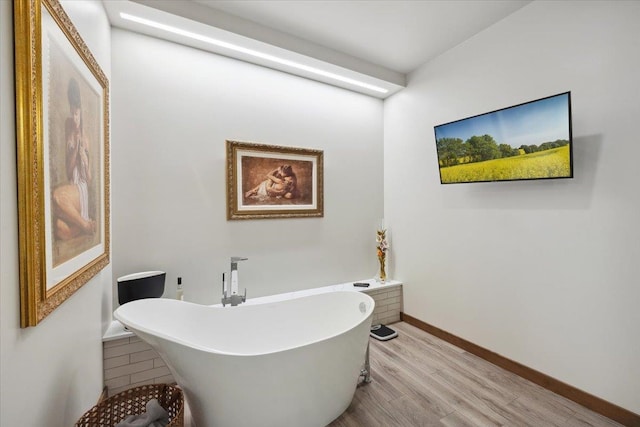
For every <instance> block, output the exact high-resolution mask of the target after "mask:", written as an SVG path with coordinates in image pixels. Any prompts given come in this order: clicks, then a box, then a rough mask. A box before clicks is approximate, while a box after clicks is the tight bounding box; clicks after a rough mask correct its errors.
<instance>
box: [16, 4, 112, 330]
mask: <svg viewBox="0 0 640 427" xmlns="http://www.w3.org/2000/svg"><path fill="white" fill-rule="evenodd" d="M14 27H15V37H14V40H15V61H16V63H15V70H16V71H15V75H16V134H17V135H16V136H17V138H16V139H17V174H18V219H19V223H18V227H19V231H18V232H19V239H20V243H19V245H20V248H19V250H20V325H21V326H22V327H27V326H36V325H37V324H38V323H39V322H41V321H42V320H43V319H44V318H45V317H46V316H47V315H49V314H50V313H51V312H52V311H53V310H55V309H56V308H57V307H58V306H59V305H60V304H62V303H63V302H64V301H66V300H67V299H68V298H69V297H70V296H71V294H73V293H74V292H75V291H77V290H78V289H79V288H80V287H81V286H83V285H84V284H85V283H87V282H88V281H89V279H91V278H92V277H93V276H95V275H96V274H97V273H98V272H99V271H100V270H101V269H102V268H104V267H105V266H106V265H107V264H108V263H109V253H110V241H109V238H110V236H109V82H108V80H107V78H106V76H105V74H104V72H103V71H102V70H101V68H100V66H99V65H98V63H97V61H96V60H95V58H94V57H93V55H92V54H91V52H90V51H89V48H88V47H87V46H86V44H85V43H84V41H83V40H82V37H80V34H79V33H78V31H77V30H76V28H75V27H74V25H73V23H72V22H71V20H70V19H69V17H68V15H67V14H66V13H65V11H64V9H63V8H62V6H61V5H60V3H58V1H57V0H16V1H14Z"/></svg>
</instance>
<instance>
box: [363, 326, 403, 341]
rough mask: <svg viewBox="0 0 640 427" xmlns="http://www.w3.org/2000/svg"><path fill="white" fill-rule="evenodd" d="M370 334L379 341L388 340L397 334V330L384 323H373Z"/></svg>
mask: <svg viewBox="0 0 640 427" xmlns="http://www.w3.org/2000/svg"><path fill="white" fill-rule="evenodd" d="M370 335H371V336H372V337H374V338H375V339H377V340H380V341H388V340H390V339H392V338H395V337H397V336H398V332H396V331H394V330H393V329H391V328H389V327H388V326H385V325H374V326H372V327H371V332H370Z"/></svg>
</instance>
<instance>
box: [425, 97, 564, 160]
mask: <svg viewBox="0 0 640 427" xmlns="http://www.w3.org/2000/svg"><path fill="white" fill-rule="evenodd" d="M568 103H569V94H568V93H563V94H560V95H556V96H553V97H549V98H545V99H541V100H538V101H534V102H530V103H527V104H523V105H518V106H516V107H510V108H506V109H504V110H499V111H495V112H492V113H487V114H482V115H479V116H475V117H471V118H468V119H463V120H459V121H456V122H452V123H448V124H444V125H440V126H437V127H436V128H435V133H436V140H439V139H441V138H459V139H461V140H463V141H466V140H467V139H469V138H470V137H472V136H474V135H478V136H481V135H491V136H492V137H493V139H494V140H495V141H496V143H498V144H509V145H510V146H511V147H513V148H518V147H520V146H522V145H538V144H541V143H543V142H547V141H555V140H559V139H563V140H569V107H568Z"/></svg>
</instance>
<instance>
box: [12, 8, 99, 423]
mask: <svg viewBox="0 0 640 427" xmlns="http://www.w3.org/2000/svg"><path fill="white" fill-rule="evenodd" d="M63 6H64V8H65V10H66V11H67V13H68V14H69V15H70V17H71V19H72V21H73V22H74V23H75V25H76V28H77V29H78V30H79V32H80V34H81V35H82V36H83V38H84V40H85V42H86V43H87V45H88V46H89V49H91V51H92V52H93V53H94V55H95V56H96V59H97V60H98V62H99V63H100V65H101V67H102V68H103V70H104V72H105V73H106V74H107V76H109V72H110V37H109V33H110V27H109V23H108V21H107V17H106V14H105V12H104V10H103V7H102V4H101V3H100V2H99V1H85V2H74V1H64V2H63ZM0 64H2V65H1V72H0V92H1V93H2V97H1V98H0V121H1V126H0V183H1V186H0V188H1V191H2V194H1V197H0V203H1V205H0V207H1V209H0V227H1V231H2V232H1V235H0V236H1V244H0V272H1V273H0V274H1V277H0V279H1V282H0V283H1V286H0V316H1V322H0V339H1V344H0V347H1V348H2V351H1V352H0V355H1V356H0V378H1V379H2V381H1V383H0V425H2V426H7V427H8V426H52V427H55V426H60V427H63V426H64V427H67V426H69V425H72V424H73V423H74V422H75V421H76V420H77V419H78V418H79V417H80V415H82V413H84V411H86V410H87V409H89V408H90V407H91V406H93V405H94V404H95V402H96V400H97V398H98V396H99V395H100V392H101V390H102V341H101V338H102V332H103V324H104V323H105V322H106V321H107V320H108V319H109V318H110V311H111V308H110V307H109V306H110V303H111V267H110V266H109V267H107V268H106V269H104V270H103V271H102V272H100V273H99V274H98V276H97V277H95V278H94V279H92V280H91V281H90V282H89V283H87V284H86V285H85V286H83V287H82V288H81V289H80V290H78V291H77V292H76V293H75V294H74V295H72V296H71V297H70V298H69V299H68V300H67V301H66V302H64V303H63V304H62V305H61V306H60V307H58V308H57V309H56V310H55V311H54V312H53V313H52V314H50V315H49V316H48V317H47V318H45V319H44V320H43V321H42V323H40V324H39V325H38V326H36V327H31V328H27V329H20V293H19V281H18V230H17V222H18V219H17V211H18V207H17V202H16V198H17V195H16V166H15V161H16V141H15V113H14V111H15V110H14V102H15V101H14V100H15V94H14V84H13V78H14V74H13V11H12V5H11V2H4V1H0Z"/></svg>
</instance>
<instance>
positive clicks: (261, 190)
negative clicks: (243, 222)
mask: <svg viewBox="0 0 640 427" xmlns="http://www.w3.org/2000/svg"><path fill="white" fill-rule="evenodd" d="M322 216H324V195H323V152H322V151H321V150H313V149H307V148H296V147H283V146H278V145H266V144H257V143H252V142H241V141H227V219H229V220H236V219H265V218H299V217H322Z"/></svg>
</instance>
